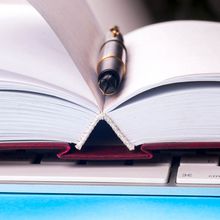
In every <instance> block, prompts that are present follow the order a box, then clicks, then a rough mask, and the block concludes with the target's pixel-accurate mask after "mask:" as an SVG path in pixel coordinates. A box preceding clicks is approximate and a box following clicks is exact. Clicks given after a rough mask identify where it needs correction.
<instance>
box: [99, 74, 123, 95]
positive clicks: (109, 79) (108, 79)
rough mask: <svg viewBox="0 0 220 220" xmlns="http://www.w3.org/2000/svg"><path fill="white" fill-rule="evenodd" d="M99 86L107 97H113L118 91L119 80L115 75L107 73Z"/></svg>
mask: <svg viewBox="0 0 220 220" xmlns="http://www.w3.org/2000/svg"><path fill="white" fill-rule="evenodd" d="M98 84H99V88H100V89H101V90H102V92H103V93H104V94H105V95H113V94H114V93H116V92H117V90H118V86H119V79H118V78H117V77H115V75H114V74H111V73H106V74H104V75H103V76H102V77H100V78H99V80H98Z"/></svg>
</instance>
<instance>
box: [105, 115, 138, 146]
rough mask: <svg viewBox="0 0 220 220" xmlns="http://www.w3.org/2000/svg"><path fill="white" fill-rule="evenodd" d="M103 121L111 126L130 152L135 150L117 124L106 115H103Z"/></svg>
mask: <svg viewBox="0 0 220 220" xmlns="http://www.w3.org/2000/svg"><path fill="white" fill-rule="evenodd" d="M102 119H103V120H105V121H106V122H107V123H108V124H109V125H110V126H111V128H112V130H113V131H114V132H115V134H116V135H117V136H118V137H119V139H120V140H121V141H122V142H123V144H124V145H125V146H127V148H128V149H129V150H134V149H135V146H134V145H133V144H132V143H131V142H130V141H129V140H128V139H127V137H126V136H125V135H124V134H123V132H122V131H121V130H120V129H119V128H118V126H117V125H116V124H115V122H114V121H113V120H112V119H111V118H110V117H109V116H108V115H107V114H106V113H102Z"/></svg>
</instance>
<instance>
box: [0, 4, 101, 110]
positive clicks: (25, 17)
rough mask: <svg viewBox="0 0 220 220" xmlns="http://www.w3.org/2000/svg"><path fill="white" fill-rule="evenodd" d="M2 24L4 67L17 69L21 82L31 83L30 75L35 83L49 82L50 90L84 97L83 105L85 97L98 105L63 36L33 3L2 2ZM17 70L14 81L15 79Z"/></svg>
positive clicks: (0, 60)
mask: <svg viewBox="0 0 220 220" xmlns="http://www.w3.org/2000/svg"><path fill="white" fill-rule="evenodd" d="M0 27H1V28H0V48H1V50H0V69H1V70H5V71H7V72H12V73H16V74H17V76H19V82H22V81H23V83H26V84H28V81H29V79H30V78H31V79H32V83H34V79H35V83H36V85H39V86H44V87H45V85H46V83H47V84H50V85H51V90H53V89H56V90H58V91H59V90H60V91H62V92H64V91H66V93H67V94H68V95H69V96H71V95H73V97H74V95H75V96H78V97H79V98H80V97H81V103H80V104H82V105H84V104H83V100H87V102H88V101H89V102H91V103H93V105H96V106H97V104H96V100H95V98H94V96H93V94H92V92H91V90H90V88H89V87H88V85H87V84H86V82H85V81H84V79H83V77H82V76H81V74H80V73H79V70H78V68H77V67H76V65H75V64H74V62H73V61H72V59H71V57H70V56H69V54H68V53H67V51H66V50H65V48H64V47H63V45H62V44H61V42H60V40H59V39H58V38H57V36H56V35H55V33H54V32H53V31H52V29H51V28H50V26H49V25H48V24H47V23H46V22H45V20H44V19H43V18H42V17H41V15H40V14H39V13H38V12H37V11H36V10H35V9H34V8H33V7H32V6H30V5H28V4H27V5H25V4H24V5H22V4H21V5H19V4H18V5H16V4H15V5H13V4H10V5H7V4H5V5H1V7H0ZM16 74H14V77H15V78H14V80H13V81H16ZM2 77H3V75H2V74H1V75H0V82H2V81H3V80H5V78H2ZM40 81H42V84H41V83H40ZM52 88H53V89H52ZM48 91H50V89H48ZM62 98H63V97H62ZM78 103H79V102H78ZM85 105H86V104H85ZM85 105H84V106H85ZM96 109H98V107H96Z"/></svg>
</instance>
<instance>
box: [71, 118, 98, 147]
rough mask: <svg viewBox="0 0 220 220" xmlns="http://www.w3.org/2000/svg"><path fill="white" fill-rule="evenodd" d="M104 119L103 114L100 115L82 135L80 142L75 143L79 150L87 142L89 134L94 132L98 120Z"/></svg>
mask: <svg viewBox="0 0 220 220" xmlns="http://www.w3.org/2000/svg"><path fill="white" fill-rule="evenodd" d="M101 119H102V116H101V115H98V116H97V117H96V118H95V120H94V121H93V122H92V123H91V124H90V125H89V126H88V129H86V131H85V132H83V134H82V135H81V137H80V140H79V142H78V143H77V144H76V145H75V148H76V149H78V150H81V148H82V147H83V145H84V144H85V142H86V141H87V139H88V137H89V135H90V134H91V133H92V131H93V129H94V128H95V126H96V125H97V124H98V122H99V121H100V120H101Z"/></svg>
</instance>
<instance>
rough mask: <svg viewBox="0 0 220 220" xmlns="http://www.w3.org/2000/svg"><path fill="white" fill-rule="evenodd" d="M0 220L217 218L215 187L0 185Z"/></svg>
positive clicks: (219, 191) (219, 192)
mask: <svg viewBox="0 0 220 220" xmlns="http://www.w3.org/2000/svg"><path fill="white" fill-rule="evenodd" d="M0 192H1V193H0V220H1V219H7V220H9V219H13V220H14V219H16V220H17V219H18V220H19V219H53V220H55V219H62V220H64V219H74V220H75V219H76V220H77V219H83V220H86V219H90V220H91V219H96V220H99V219H102V220H105V219H107V220H108V219H111V220H112V219H113V220H117V219H120V220H121V219H125V220H129V219H132V220H134V219H135V220H138V219H145V220H146V219H150V220H154V219H157V220H167V219H169V220H173V219H175V220H178V219H180V220H181V219H184V220H188V219H193V220H194V219H195V220H197V219H199V220H201V219H204V220H206V219H207V220H213V219H215V220H217V219H220V188H215V187H214V188H212V187H209V188H208V187H205V188H204V187H197V188H195V187H149V186H138V187H135V186H92V185H91V186H89V185H87V186H86V185H85V186H82V185H81V186H80V185H78V186H77V185H75V186H74V185H73V186H70V185H69V186H68V185H37V184H33V185H31V184H1V185H0Z"/></svg>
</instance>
